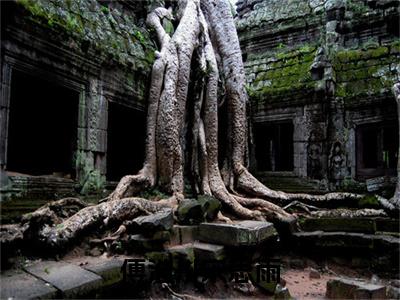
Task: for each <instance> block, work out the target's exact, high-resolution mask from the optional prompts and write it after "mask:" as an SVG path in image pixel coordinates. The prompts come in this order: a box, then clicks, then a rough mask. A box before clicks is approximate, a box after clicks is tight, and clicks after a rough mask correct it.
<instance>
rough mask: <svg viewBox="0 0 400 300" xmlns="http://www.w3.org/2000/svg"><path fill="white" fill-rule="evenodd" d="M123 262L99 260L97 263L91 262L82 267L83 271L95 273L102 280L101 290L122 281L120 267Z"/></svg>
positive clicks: (120, 260)
mask: <svg viewBox="0 0 400 300" xmlns="http://www.w3.org/2000/svg"><path fill="white" fill-rule="evenodd" d="M123 264H124V260H122V259H109V260H103V259H101V260H99V261H98V262H92V263H90V264H87V265H85V266H83V268H84V269H86V270H88V271H90V272H93V273H96V274H97V275H99V276H101V277H102V278H103V288H104V287H106V286H110V285H113V284H116V283H119V282H121V281H122V280H123V274H122V269H121V268H122V265H123Z"/></svg>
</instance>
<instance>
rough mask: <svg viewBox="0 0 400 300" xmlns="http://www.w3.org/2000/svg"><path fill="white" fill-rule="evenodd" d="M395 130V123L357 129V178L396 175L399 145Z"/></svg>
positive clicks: (371, 125) (370, 125)
mask: <svg viewBox="0 0 400 300" xmlns="http://www.w3.org/2000/svg"><path fill="white" fill-rule="evenodd" d="M397 130H398V128H397V126H396V123H395V122H388V123H378V124H368V125H362V126H359V127H358V128H357V130H356V133H357V145H356V146H357V151H356V154H357V176H358V177H359V178H360V179H363V178H365V179H366V178H372V177H377V176H395V175H396V167H397V157H398V143H399V141H398V134H397V132H398V131H397Z"/></svg>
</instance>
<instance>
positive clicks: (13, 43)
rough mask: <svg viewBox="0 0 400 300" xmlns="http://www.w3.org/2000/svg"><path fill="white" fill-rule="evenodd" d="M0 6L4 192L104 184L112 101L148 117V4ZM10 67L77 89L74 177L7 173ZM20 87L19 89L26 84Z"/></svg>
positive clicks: (49, 1) (57, 0)
mask: <svg viewBox="0 0 400 300" xmlns="http://www.w3.org/2000/svg"><path fill="white" fill-rule="evenodd" d="M1 5H2V7H1V8H2V9H1V12H2V15H1V22H2V24H1V25H2V26H1V30H2V34H1V39H2V40H1V72H2V76H1V78H2V79H1V115H0V122H1V124H0V128H1V130H0V150H1V151H0V165H1V172H2V174H1V175H2V176H1V195H2V196H5V195H8V194H10V193H11V194H16V195H20V196H21V197H25V194H27V193H28V194H29V193H36V192H37V193H39V194H50V197H52V196H51V195H54V193H56V195H57V197H60V196H65V195H69V194H74V193H75V192H77V191H83V192H85V193H86V192H89V191H90V190H93V189H96V188H97V187H100V186H103V187H104V181H105V174H106V171H107V170H106V168H107V167H106V166H107V161H106V159H107V150H108V149H107V127H108V107H109V104H110V103H118V104H120V105H123V106H124V107H130V108H131V109H134V110H135V111H137V112H138V114H139V115H143V118H144V117H145V108H146V104H145V101H146V97H147V96H146V92H147V85H148V79H149V75H150V70H151V66H152V62H153V60H154V50H155V44H154V43H153V41H152V40H151V38H150V35H149V32H148V31H147V30H146V28H145V26H143V24H144V18H145V16H146V14H145V12H146V5H147V3H146V2H145V1H140V2H137V1H97V0H73V1H72V0H16V1H2V2H1ZM13 72H23V73H24V74H28V75H30V76H34V77H35V78H42V79H44V80H46V81H49V82H50V81H51V82H53V83H55V84H57V85H60V86H63V87H66V88H68V89H70V90H73V91H75V92H76V93H78V94H79V110H78V111H79V116H78V121H77V124H76V130H77V141H76V143H77V146H76V149H75V153H74V159H75V161H74V162H73V164H74V165H75V166H74V167H75V169H76V173H77V174H76V178H75V180H71V179H68V178H50V177H47V178H45V177H38V178H36V177H30V176H28V177H26V176H8V175H9V174H7V173H6V171H7V143H8V133H9V130H10V128H8V125H9V120H8V117H9V114H10V98H11V96H12V95H10V93H11V92H10V91H11V85H12V82H11V81H12V78H13ZM18 88H20V89H23V88H24V86H23V83H22V84H20V85H19V87H18ZM55 101H56V99H55ZM49 126H51V125H49ZM60 134H62V133H60ZM143 134H144V133H143ZM30 147H35V145H26V151H29V149H30ZM143 147H144V146H143Z"/></svg>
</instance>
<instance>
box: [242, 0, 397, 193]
mask: <svg viewBox="0 0 400 300" xmlns="http://www.w3.org/2000/svg"><path fill="white" fill-rule="evenodd" d="M237 11H238V14H237V16H236V24H237V27H238V31H239V38H240V42H241V47H242V50H243V59H244V61H245V69H246V74H247V84H248V92H249V95H250V99H251V103H252V110H253V113H254V126H255V127H257V125H260V126H261V125H262V124H270V123H272V124H273V123H279V122H283V121H288V122H292V123H293V156H294V159H293V171H291V172H284V174H281V175H282V176H284V177H285V176H286V177H294V178H297V179H299V178H303V179H304V180H303V181H302V182H303V183H304V184H306V183H313V184H314V187H315V188H316V189H320V190H326V189H353V190H354V189H358V188H361V189H365V184H364V183H365V179H366V178H368V177H374V176H380V175H388V177H390V176H395V175H396V174H395V173H394V174H393V170H385V171H384V170H380V171H377V172H374V171H373V170H367V171H366V173H365V174H364V173H363V172H362V171H363V170H361V171H359V170H358V169H359V168H361V167H357V164H360V162H357V159H360V158H359V157H360V156H361V154H360V153H361V152H362V150H359V149H360V148H361V144H360V143H361V142H360V140H358V141H357V139H360V138H357V130H358V128H362V126H363V125H365V124H369V125H371V126H372V127H375V128H380V127H381V126H383V127H384V125H382V124H383V123H390V126H392V125H393V124H395V123H396V122H395V120H396V118H397V116H396V109H395V107H396V106H395V101H394V97H393V95H392V92H391V87H392V86H393V84H394V83H395V82H397V81H399V71H400V69H399V68H400V65H399V61H400V60H399V58H400V57H399V56H400V53H399V50H400V48H399V47H400V39H399V2H398V1H383V0H381V1H369V0H368V1H367V0H365V1H364V0H279V1H278V0H239V1H238V3H237ZM394 126H396V128H395V130H398V128H397V125H394ZM259 139H260V137H259ZM395 139H396V135H395V134H393V140H395ZM256 148H257V137H256ZM335 148H337V150H336V152H335ZM381 150H382V149H381ZM357 151H358V152H357ZM360 151H361V152H360ZM378 155H380V153H379V154H378ZM397 155H398V154H397ZM380 162H381V161H380ZM378 165H379V164H378ZM381 165H382V163H381ZM381 165H379V166H378V167H381ZM368 172H370V173H368ZM363 174H364V175H365V176H363ZM264 175H265V176H266V177H267V178H266V181H268V179H270V180H271V181H270V182H271V183H272V184H273V178H274V177H276V176H275V175H274V176H270V175H271V174H268V172H267V174H264ZM260 176H261V175H260ZM261 177H262V176H261ZM388 180H389V182H390V181H391V182H393V181H394V179H393V178H392V179H388ZM389 185H390V184H389Z"/></svg>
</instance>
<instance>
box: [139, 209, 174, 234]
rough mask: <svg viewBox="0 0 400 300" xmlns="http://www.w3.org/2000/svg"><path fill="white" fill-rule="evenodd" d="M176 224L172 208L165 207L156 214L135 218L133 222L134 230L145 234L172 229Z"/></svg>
mask: <svg viewBox="0 0 400 300" xmlns="http://www.w3.org/2000/svg"><path fill="white" fill-rule="evenodd" d="M173 224H174V215H173V212H172V209H165V210H162V211H160V212H157V213H155V214H151V215H148V216H141V217H138V218H135V219H134V220H133V221H132V222H131V226H132V227H133V230H137V231H139V232H141V233H144V234H149V233H155V232H157V231H165V230H170V229H171V228H172V225H173Z"/></svg>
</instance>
